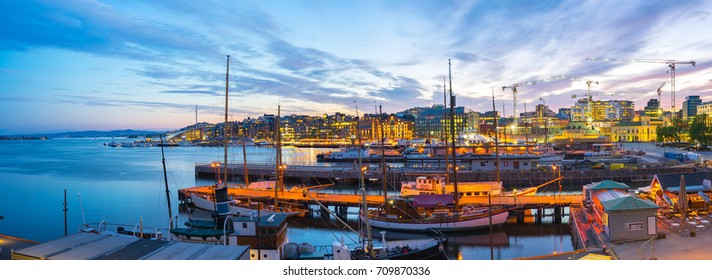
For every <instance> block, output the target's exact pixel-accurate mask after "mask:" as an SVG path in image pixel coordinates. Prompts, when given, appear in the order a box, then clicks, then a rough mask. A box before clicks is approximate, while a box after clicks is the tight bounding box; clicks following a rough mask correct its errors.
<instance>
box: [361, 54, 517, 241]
mask: <svg viewBox="0 0 712 280" xmlns="http://www.w3.org/2000/svg"><path fill="white" fill-rule="evenodd" d="M448 65H449V62H448ZM454 107H455V98H454V96H453V95H452V81H451V89H450V117H451V121H450V131H451V133H452V135H451V136H452V137H451V139H452V146H451V147H455V139H456V137H455V119H454V117H455V114H454ZM451 155H452V162H457V153H451ZM452 175H453V176H452V178H453V185H452V194H446V193H447V188H446V186H445V182H444V180H438V184H435V180H433V181H431V185H430V186H431V187H432V188H431V189H432V190H433V191H438V189H439V190H440V193H441V194H418V195H415V196H413V197H412V198H403V197H391V198H388V199H386V203H385V204H384V205H383V207H381V208H380V209H378V210H376V211H363V213H362V215H361V218H362V219H363V220H365V221H370V223H371V224H372V226H373V227H377V228H383V229H390V230H397V231H433V232H438V233H439V232H445V231H470V230H479V229H484V228H490V229H491V228H492V227H496V226H501V225H502V224H504V222H505V221H506V220H507V217H508V216H509V211H508V210H507V209H506V208H499V207H497V208H493V207H492V205H491V204H490V205H489V207H475V206H469V205H464V206H463V205H460V202H459V201H460V194H461V192H460V191H459V189H458V187H459V185H458V183H459V182H458V180H457V168H452ZM440 181H441V183H440ZM499 186H500V188H501V185H499ZM488 188H489V191H487V194H486V195H487V196H489V197H491V196H492V188H491V185H488Z"/></svg>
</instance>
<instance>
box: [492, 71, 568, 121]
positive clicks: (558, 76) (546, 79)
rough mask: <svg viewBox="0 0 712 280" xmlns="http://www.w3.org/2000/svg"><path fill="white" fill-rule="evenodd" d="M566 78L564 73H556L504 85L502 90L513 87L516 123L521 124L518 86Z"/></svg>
mask: <svg viewBox="0 0 712 280" xmlns="http://www.w3.org/2000/svg"><path fill="white" fill-rule="evenodd" d="M565 78H566V76H564V75H554V76H549V77H547V78H544V79H541V80H535V81H528V82H521V83H516V84H513V85H511V86H503V87H502V91H504V90H505V89H508V88H511V89H512V95H513V98H512V100H513V101H514V125H515V126H518V124H519V123H518V119H519V116H518V114H519V113H518V111H517V88H518V87H521V86H526V85H534V84H540V83H544V82H548V81H554V80H561V79H565Z"/></svg>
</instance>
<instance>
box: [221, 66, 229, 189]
mask: <svg viewBox="0 0 712 280" xmlns="http://www.w3.org/2000/svg"><path fill="white" fill-rule="evenodd" d="M226 68H227V70H226V72H225V123H224V126H223V137H224V138H225V139H223V147H224V148H225V151H224V153H225V161H224V163H223V165H224V167H223V184H224V186H225V188H227V100H228V99H227V98H228V96H227V94H228V86H229V83H230V80H229V78H230V55H228V56H227V67H226Z"/></svg>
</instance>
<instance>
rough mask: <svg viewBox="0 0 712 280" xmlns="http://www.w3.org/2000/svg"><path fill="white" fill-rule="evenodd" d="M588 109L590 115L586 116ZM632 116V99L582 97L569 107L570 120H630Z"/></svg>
mask: <svg viewBox="0 0 712 280" xmlns="http://www.w3.org/2000/svg"><path fill="white" fill-rule="evenodd" d="M589 103H590V104H589ZM589 106H590V108H589ZM589 110H590V112H591V113H590V114H591V115H590V116H588V112H589ZM634 116H635V108H634V104H633V101H626V100H605V101H601V100H599V101H589V100H588V99H586V98H583V99H579V100H578V101H576V103H575V104H574V106H573V107H571V120H572V121H578V122H610V121H623V120H627V121H630V120H633V118H634Z"/></svg>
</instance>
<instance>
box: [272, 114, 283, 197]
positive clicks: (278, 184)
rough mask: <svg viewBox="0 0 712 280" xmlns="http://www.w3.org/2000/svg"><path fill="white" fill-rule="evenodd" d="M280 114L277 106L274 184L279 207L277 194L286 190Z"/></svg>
mask: <svg viewBox="0 0 712 280" xmlns="http://www.w3.org/2000/svg"><path fill="white" fill-rule="evenodd" d="M280 114H281V106H280V105H277V118H276V119H275V120H274V140H275V145H276V147H275V156H274V157H275V168H276V169H275V172H276V173H275V174H276V177H277V178H275V183H274V205H275V207H276V206H277V192H278V191H279V190H280V189H283V188H284V182H283V178H282V176H283V175H282V172H284V166H283V165H282V133H281V132H280V131H279V129H280V126H281V124H280V121H281V120H280Z"/></svg>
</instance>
